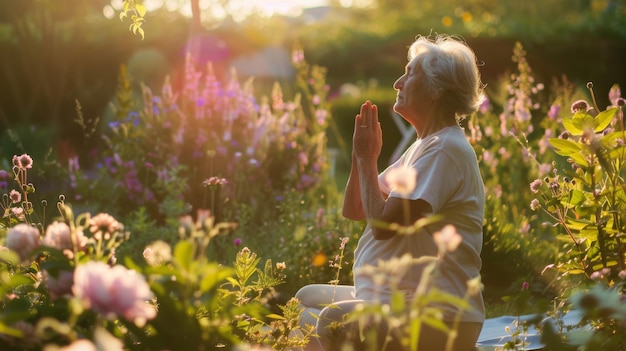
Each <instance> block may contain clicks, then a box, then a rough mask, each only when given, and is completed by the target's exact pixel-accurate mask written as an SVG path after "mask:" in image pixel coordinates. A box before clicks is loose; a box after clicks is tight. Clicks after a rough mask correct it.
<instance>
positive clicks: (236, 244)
mask: <svg viewBox="0 0 626 351" xmlns="http://www.w3.org/2000/svg"><path fill="white" fill-rule="evenodd" d="M241 243H242V240H241V238H236V239H235V240H233V245H235V247H239V246H241Z"/></svg>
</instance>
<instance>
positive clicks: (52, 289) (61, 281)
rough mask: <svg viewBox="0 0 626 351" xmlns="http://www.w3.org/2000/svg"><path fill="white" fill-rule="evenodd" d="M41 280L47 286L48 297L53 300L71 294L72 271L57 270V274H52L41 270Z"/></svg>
mask: <svg viewBox="0 0 626 351" xmlns="http://www.w3.org/2000/svg"><path fill="white" fill-rule="evenodd" d="M43 281H44V283H45V284H46V287H47V288H48V292H49V293H50V298H52V299H53V300H56V299H59V298H62V297H65V296H71V295H72V284H73V283H74V272H72V271H59V272H58V273H57V276H56V277H55V276H52V274H50V272H48V271H43Z"/></svg>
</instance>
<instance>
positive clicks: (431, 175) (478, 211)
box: [353, 126, 485, 322]
mask: <svg viewBox="0 0 626 351" xmlns="http://www.w3.org/2000/svg"><path fill="white" fill-rule="evenodd" d="M400 165H402V166H410V167H413V168H415V170H416V171H417V182H416V187H415V190H414V191H413V192H412V193H411V194H409V195H403V196H401V195H400V194H398V193H394V191H393V189H389V186H388V185H387V184H385V181H384V179H385V173H386V172H387V171H388V170H389V169H391V168H393V167H396V166H400ZM378 182H379V184H380V188H381V190H382V191H383V192H384V193H386V194H389V197H400V198H409V199H412V200H417V199H422V200H424V201H426V202H428V203H429V204H430V206H431V207H432V209H433V213H434V214H436V215H439V216H442V220H441V221H437V222H436V223H435V224H433V225H431V226H429V227H427V228H425V230H423V231H420V232H419V233H416V234H412V235H398V234H396V235H394V236H393V237H392V238H391V239H389V240H376V239H374V236H373V235H372V229H371V228H370V226H369V225H368V226H366V228H365V231H364V232H363V234H362V236H361V238H360V239H359V242H358V245H357V248H356V250H355V253H354V256H355V257H354V267H353V268H354V271H355V275H354V285H355V288H356V297H357V298H359V299H363V300H366V301H367V300H370V301H371V300H374V299H381V300H383V301H384V300H385V299H386V298H388V297H389V296H390V295H391V292H392V291H391V289H390V288H389V286H388V284H386V283H385V284H383V285H382V286H381V284H380V277H377V278H373V277H372V275H371V274H359V268H362V267H364V266H367V265H370V266H377V264H378V262H379V260H383V261H388V260H390V259H392V258H400V257H401V256H403V255H404V254H405V253H409V254H411V255H412V256H413V257H414V258H418V257H422V256H437V246H436V244H435V243H434V241H433V239H432V234H433V233H434V232H436V231H438V230H439V229H441V228H442V227H443V226H444V225H446V224H452V225H454V226H455V227H456V230H457V232H458V233H459V234H461V236H462V238H463V241H462V242H461V244H460V245H459V247H458V248H457V249H456V250H455V251H454V252H451V253H448V254H446V256H445V257H444V259H443V261H442V263H441V265H440V267H439V271H438V273H437V274H435V275H434V286H436V287H437V288H439V289H441V290H443V291H446V292H448V293H451V294H454V295H456V296H459V297H463V296H464V295H465V293H466V291H467V281H468V280H470V279H473V278H475V277H477V276H478V275H479V274H480V269H481V265H482V261H481V258H480V252H481V248H482V244H483V234H482V226H483V217H484V203H485V195H484V194H485V193H484V185H483V181H482V177H481V175H480V170H479V168H478V162H477V159H476V154H475V152H474V150H473V149H472V147H471V145H470V144H469V142H468V141H467V139H466V137H465V133H464V131H463V129H462V128H461V127H459V126H452V127H446V128H444V129H442V130H440V131H438V132H436V133H433V134H431V135H428V136H426V137H425V138H422V139H418V140H416V141H415V142H414V143H413V144H412V145H411V146H410V147H409V148H408V149H407V151H405V152H404V154H403V155H402V156H401V157H400V158H399V159H398V161H396V162H395V163H394V164H393V165H391V166H389V167H388V168H387V169H386V170H385V171H383V172H382V173H381V174H380V175H379V177H378ZM423 268H424V266H423V265H421V266H420V265H412V266H410V268H409V269H408V270H407V272H406V274H404V276H403V278H402V280H401V281H400V282H399V283H398V289H399V290H401V291H403V292H405V294H406V295H407V296H412V295H413V294H414V293H415V290H416V288H417V286H418V284H419V282H420V279H421V276H422V270H423ZM375 279H379V281H378V283H379V284H376V283H375ZM470 303H471V305H472V311H470V312H464V313H463V315H462V318H461V321H464V322H483V321H484V318H485V312H484V304H483V298H482V295H481V294H478V295H477V296H475V297H473V298H472V299H471V300H470ZM443 309H444V320H445V321H452V320H453V318H454V314H455V312H456V309H455V308H454V307H453V306H444V307H443Z"/></svg>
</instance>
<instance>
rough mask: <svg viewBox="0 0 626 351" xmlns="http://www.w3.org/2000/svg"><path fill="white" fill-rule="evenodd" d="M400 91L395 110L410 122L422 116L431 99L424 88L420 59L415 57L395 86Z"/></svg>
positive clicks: (394, 106)
mask: <svg viewBox="0 0 626 351" xmlns="http://www.w3.org/2000/svg"><path fill="white" fill-rule="evenodd" d="M393 87H394V89H396V90H397V91H398V95H397V97H396V102H395V104H394V105H393V110H394V111H396V112H397V113H399V114H400V115H401V116H402V117H404V118H405V119H406V120H408V121H409V122H410V121H411V120H414V119H415V118H417V117H418V116H420V115H422V112H423V111H425V108H428V107H429V106H428V105H429V104H430V101H431V99H430V98H429V97H428V95H427V93H426V89H425V87H424V71H423V70H422V67H421V62H419V60H418V57H414V58H413V59H412V60H411V62H409V63H408V64H407V65H406V67H405V71H404V74H403V75H402V76H401V77H400V78H398V80H396V82H395V83H394V85H393Z"/></svg>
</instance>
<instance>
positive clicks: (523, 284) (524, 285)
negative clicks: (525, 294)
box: [522, 282, 530, 290]
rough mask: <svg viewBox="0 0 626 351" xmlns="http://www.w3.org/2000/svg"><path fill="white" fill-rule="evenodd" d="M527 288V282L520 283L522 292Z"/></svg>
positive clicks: (528, 285)
mask: <svg viewBox="0 0 626 351" xmlns="http://www.w3.org/2000/svg"><path fill="white" fill-rule="evenodd" d="M529 287H530V284H528V282H523V283H522V290H528V288H529Z"/></svg>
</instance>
